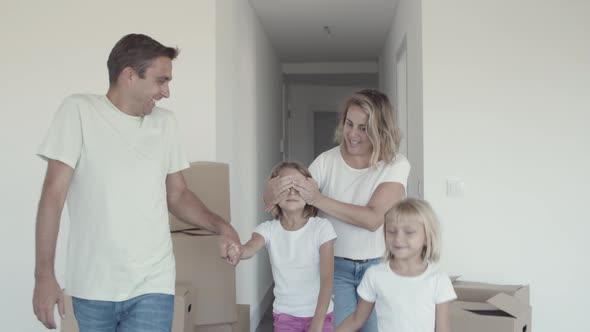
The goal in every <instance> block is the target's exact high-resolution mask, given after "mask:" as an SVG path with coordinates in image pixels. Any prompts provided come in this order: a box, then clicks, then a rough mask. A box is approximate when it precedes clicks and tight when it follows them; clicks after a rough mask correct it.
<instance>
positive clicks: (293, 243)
mask: <svg viewBox="0 0 590 332" xmlns="http://www.w3.org/2000/svg"><path fill="white" fill-rule="evenodd" d="M254 232H255V233H258V234H260V235H261V236H262V237H263V238H264V241H265V244H266V248H267V249H268V254H269V257H270V264H271V267H272V276H273V279H274V282H275V287H274V295H275V301H274V303H273V311H274V312H276V313H281V314H287V315H291V316H296V317H313V315H314V313H315V309H316V305H317V301H318V294H319V293H320V247H321V246H322V244H324V243H326V242H328V241H330V240H333V239H335V238H336V233H335V232H334V229H333V228H332V225H331V224H330V222H329V221H328V220H326V219H323V218H318V217H311V218H309V219H308V221H307V223H306V224H305V225H304V226H303V227H301V228H300V229H298V230H296V231H287V230H285V229H284V228H283V226H282V225H281V222H280V221H279V220H276V219H275V220H270V221H266V222H264V223H262V224H260V225H258V226H257V227H256V229H255V230H254ZM333 307H334V304H333V303H332V300H330V305H329V307H328V310H327V313H330V312H332V311H333Z"/></svg>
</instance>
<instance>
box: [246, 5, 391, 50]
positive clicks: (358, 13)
mask: <svg viewBox="0 0 590 332" xmlns="http://www.w3.org/2000/svg"><path fill="white" fill-rule="evenodd" d="M249 1H250V3H251V5H252V7H253V8H254V11H255V12H256V14H257V15H258V17H259V19H260V22H261V23H262V26H263V28H264V30H265V31H266V33H267V35H268V37H269V39H270V42H271V43H272V45H273V47H274V49H275V50H276V52H277V53H278V56H279V58H280V60H281V62H327V61H330V62H332V61H373V60H376V59H377V57H378V56H379V53H381V49H382V48H383V44H384V42H385V37H387V33H388V32H389V29H390V27H391V23H392V18H393V11H394V9H395V4H396V3H397V0H249ZM324 26H329V27H330V30H331V32H332V35H331V36H328V35H327V34H326V33H325V31H324Z"/></svg>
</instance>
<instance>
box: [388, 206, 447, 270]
mask: <svg viewBox="0 0 590 332" xmlns="http://www.w3.org/2000/svg"><path fill="white" fill-rule="evenodd" d="M400 222H410V223H416V224H420V225H423V226H424V234H425V235H426V243H425V245H424V249H423V250H422V260H424V261H426V262H429V263H436V262H438V260H439V259H440V247H441V244H440V237H441V236H440V226H439V222H438V218H437V217H436V214H435V213H434V211H433V210H432V207H431V206H430V204H428V202H426V201H424V200H421V199H417V198H406V199H404V200H401V201H400V202H398V203H396V204H395V205H394V206H393V207H392V208H391V209H390V210H389V211H387V213H386V214H385V225H384V227H383V231H384V232H385V235H386V236H387V226H388V225H392V224H397V223H400ZM393 258H394V256H393V253H392V252H391V251H390V250H389V248H386V249H385V255H384V256H383V261H389V260H391V259H393Z"/></svg>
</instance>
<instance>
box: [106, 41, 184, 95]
mask: <svg viewBox="0 0 590 332" xmlns="http://www.w3.org/2000/svg"><path fill="white" fill-rule="evenodd" d="M179 52H180V51H179V50H178V48H173V47H166V46H164V45H162V44H160V43H159V42H157V41H155V40H154V39H152V38H151V37H148V36H146V35H142V34H129V35H126V36H125V37H123V38H121V40H119V41H118V42H117V44H115V46H114V47H113V49H112V50H111V54H109V59H108V61H107V67H108V69H109V83H110V84H111V85H114V84H115V83H117V79H118V78H119V75H120V74H121V72H122V71H123V69H125V68H126V67H131V68H133V70H135V72H136V73H137V75H139V77H141V78H144V77H145V71H146V69H147V68H148V67H149V66H150V65H151V63H152V61H153V60H154V59H155V58H158V57H161V56H165V57H168V58H170V60H174V59H175V58H176V57H177V56H178V53H179Z"/></svg>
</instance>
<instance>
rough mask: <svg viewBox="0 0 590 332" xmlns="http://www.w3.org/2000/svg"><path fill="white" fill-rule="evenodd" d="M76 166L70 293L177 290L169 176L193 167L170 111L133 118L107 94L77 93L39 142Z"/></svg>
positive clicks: (111, 296)
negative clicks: (167, 183)
mask: <svg viewBox="0 0 590 332" xmlns="http://www.w3.org/2000/svg"><path fill="white" fill-rule="evenodd" d="M38 155H39V156H40V157H42V158H43V159H53V160H58V161H61V162H63V163H65V164H67V165H68V166H70V167H71V168H73V169H74V175H73V178H72V180H71V184H70V187H69V192H68V196H67V201H66V203H67V207H68V211H69V217H70V229H69V240H68V249H67V261H66V280H65V288H66V292H67V293H68V294H70V295H72V296H76V297H80V298H84V299H91V300H103V301H124V300H127V299H130V298H133V297H135V296H138V295H142V294H146V293H164V294H174V283H175V275H176V271H175V263H174V255H173V252H172V241H171V237H170V228H169V223H168V206H167V201H166V176H167V175H168V174H171V173H175V172H178V171H181V170H183V169H185V168H187V167H188V166H189V164H188V161H187V159H186V156H185V155H184V153H183V151H182V149H181V147H180V140H179V138H178V129H177V124H176V120H175V118H174V116H173V114H172V113H171V112H170V111H167V110H164V109H161V108H158V107H155V108H154V109H153V111H152V113H151V114H149V115H146V116H144V117H143V118H140V117H133V116H129V115H127V114H125V113H123V112H121V111H120V110H118V109H117V108H116V107H115V106H114V105H113V104H112V103H111V102H110V101H109V100H108V99H107V98H106V96H100V95H81V94H80V95H72V96H69V97H67V98H66V99H65V100H64V101H63V103H62V105H61V107H60V108H59V110H58V111H57V113H56V115H55V117H54V120H53V123H52V125H51V127H50V128H49V131H48V133H47V135H46V137H45V140H44V141H43V143H42V145H41V147H40V148H39V151H38Z"/></svg>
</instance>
